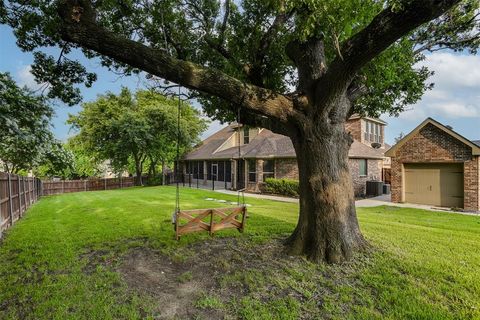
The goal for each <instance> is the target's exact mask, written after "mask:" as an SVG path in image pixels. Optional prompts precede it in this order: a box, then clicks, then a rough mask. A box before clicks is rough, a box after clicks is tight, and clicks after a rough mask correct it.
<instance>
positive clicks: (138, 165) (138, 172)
mask: <svg viewBox="0 0 480 320" xmlns="http://www.w3.org/2000/svg"><path fill="white" fill-rule="evenodd" d="M133 159H134V161H135V185H136V186H141V185H143V181H142V173H143V161H142V157H141V156H139V155H137V154H135V155H134V156H133Z"/></svg>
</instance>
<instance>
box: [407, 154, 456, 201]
mask: <svg viewBox="0 0 480 320" xmlns="http://www.w3.org/2000/svg"><path fill="white" fill-rule="evenodd" d="M404 172H405V202H409V203H419V204H428V205H434V206H440V207H450V208H463V163H459V164H458V163H405V164H404Z"/></svg>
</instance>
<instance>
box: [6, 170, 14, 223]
mask: <svg viewBox="0 0 480 320" xmlns="http://www.w3.org/2000/svg"><path fill="white" fill-rule="evenodd" d="M7 174H8V203H9V206H8V209H9V212H8V213H9V216H10V226H13V201H12V177H11V176H10V173H7Z"/></svg>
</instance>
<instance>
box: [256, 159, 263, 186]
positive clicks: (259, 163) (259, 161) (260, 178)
mask: <svg viewBox="0 0 480 320" xmlns="http://www.w3.org/2000/svg"><path fill="white" fill-rule="evenodd" d="M256 166H257V170H256V171H257V184H256V188H255V191H257V192H260V191H261V189H260V187H261V186H262V184H263V159H257V164H256Z"/></svg>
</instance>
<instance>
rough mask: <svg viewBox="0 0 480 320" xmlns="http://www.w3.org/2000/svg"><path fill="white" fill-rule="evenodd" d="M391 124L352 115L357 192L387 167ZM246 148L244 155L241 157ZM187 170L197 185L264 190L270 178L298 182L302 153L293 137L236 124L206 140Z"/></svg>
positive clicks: (193, 154)
mask: <svg viewBox="0 0 480 320" xmlns="http://www.w3.org/2000/svg"><path fill="white" fill-rule="evenodd" d="M385 125H386V123H385V122H384V121H382V120H379V119H374V118H366V117H360V116H356V115H355V116H352V117H351V118H350V119H349V120H348V122H347V124H346V130H347V131H348V132H350V133H351V134H352V137H353V138H354V142H353V144H352V146H351V148H350V151H349V154H348V156H349V164H350V171H351V173H352V177H353V182H354V188H355V194H356V195H357V196H361V195H364V194H365V183H366V181H367V180H380V179H381V178H382V168H383V165H384V158H385V157H384V152H385V150H386V147H387V148H388V147H389V146H388V145H386V144H385V143H384V132H385ZM239 151H240V156H239ZM183 164H184V165H183V171H184V173H185V174H186V177H187V178H186V179H187V182H188V183H190V184H192V185H203V186H205V185H208V186H212V187H213V188H215V189H218V188H223V189H244V188H245V189H247V190H248V191H254V192H259V191H260V187H261V185H262V183H263V181H264V180H265V179H267V178H270V177H271V178H288V179H294V180H298V167H297V161H296V154H295V150H294V148H293V144H292V142H291V140H290V138H288V137H286V136H283V135H279V134H275V133H273V132H272V131H270V130H267V129H265V128H250V127H247V126H242V125H238V124H230V125H228V126H227V127H225V128H223V129H221V130H219V131H218V132H216V133H214V134H213V135H211V136H210V137H208V138H207V139H205V140H204V141H203V142H202V143H201V144H200V145H199V146H197V147H196V148H195V149H194V150H193V151H191V152H190V153H188V154H186V155H185V157H184V158H183Z"/></svg>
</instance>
